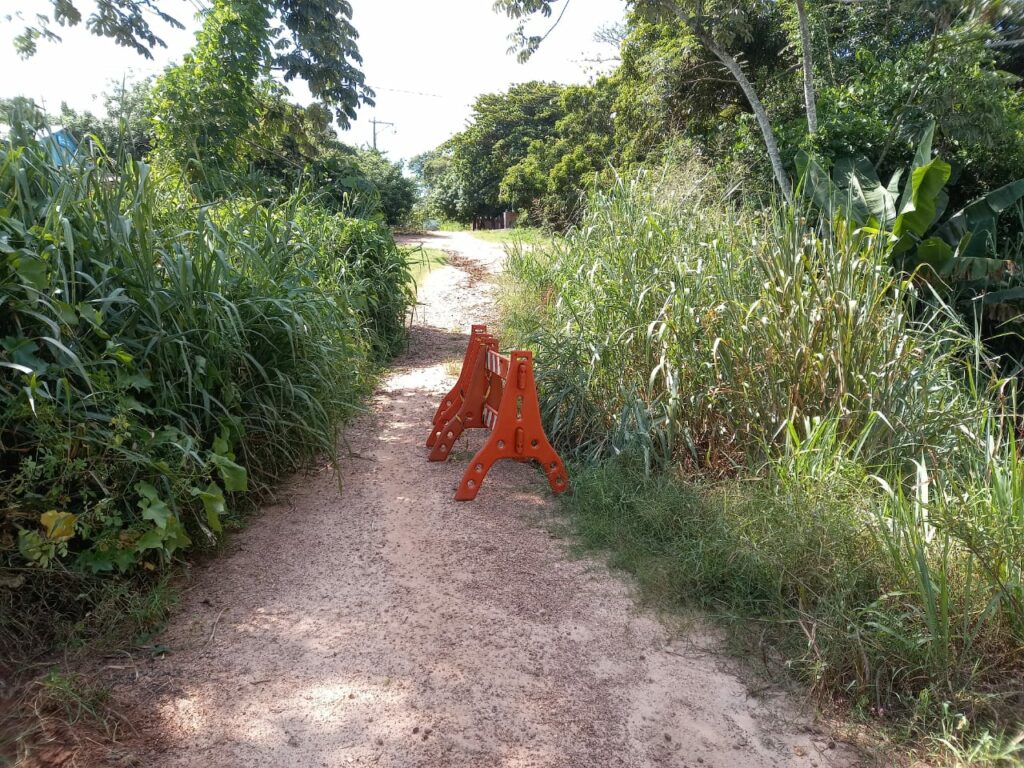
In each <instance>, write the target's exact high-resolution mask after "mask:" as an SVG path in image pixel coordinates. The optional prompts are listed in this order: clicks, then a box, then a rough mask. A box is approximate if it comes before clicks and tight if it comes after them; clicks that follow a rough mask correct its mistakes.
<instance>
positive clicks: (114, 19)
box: [15, 0, 374, 127]
mask: <svg viewBox="0 0 1024 768" xmlns="http://www.w3.org/2000/svg"><path fill="white" fill-rule="evenodd" d="M51 2H52V4H53V13H52V15H50V16H46V15H43V16H39V17H38V18H36V20H35V21H36V23H35V24H30V25H27V26H26V27H25V28H24V29H23V31H22V32H21V33H20V34H19V35H18V36H17V38H16V40H15V46H16V48H17V49H18V51H19V52H20V53H21V54H22V55H24V56H31V55H32V54H34V53H35V51H36V48H37V45H38V41H39V40H59V39H60V35H59V32H58V29H59V28H60V27H73V26H77V25H79V24H83V23H84V24H85V26H86V27H87V28H88V29H89V31H90V32H92V33H93V34H95V35H99V36H101V37H108V38H110V39H112V40H114V41H115V42H116V43H117V44H118V45H122V46H125V47H127V48H131V49H133V50H135V51H137V52H138V53H139V54H141V55H142V56H145V57H147V58H152V49H153V48H156V47H166V44H165V42H164V41H163V39H161V38H160V36H159V35H158V33H157V31H155V30H154V28H153V25H152V23H153V22H154V21H159V22H163V23H165V24H168V25H170V26H172V27H178V28H181V27H182V24H181V22H180V21H178V19H177V18H176V17H175V16H174V15H172V13H170V12H169V11H168V10H167V9H166V6H167V5H168V3H169V2H170V0H167V2H164V0H97V1H96V4H95V8H94V10H93V12H92V13H91V14H89V15H88V16H87V17H83V15H82V12H81V11H80V10H79V7H78V5H80V3H78V0H51ZM208 14H210V15H213V16H220V17H225V16H233V17H235V18H237V19H244V20H245V23H246V24H248V25H251V26H247V27H246V28H245V29H244V32H245V33H246V36H247V38H248V39H247V40H246V41H245V49H246V50H247V52H248V58H247V60H246V62H245V64H244V66H246V67H251V66H256V67H258V68H260V69H262V70H264V71H268V72H269V71H276V72H279V73H280V74H281V77H282V78H283V79H284V81H285V82H290V81H292V80H295V79H301V80H303V81H304V82H305V83H306V84H307V85H308V86H309V90H310V93H312V95H313V98H314V99H316V100H318V101H319V102H320V103H321V104H323V105H324V106H326V107H328V108H330V109H331V111H332V113H333V115H334V117H335V118H336V119H337V121H338V124H339V125H341V126H342V127H347V126H348V125H349V123H350V121H351V120H354V119H355V117H356V111H357V110H358V108H359V106H360V105H361V104H369V105H372V104H373V96H374V94H373V91H372V90H371V89H370V88H369V87H367V85H366V82H365V79H364V76H363V73H362V71H361V70H360V68H359V67H360V65H361V64H362V57H361V56H360V54H359V47H358V44H357V40H358V38H359V34H358V32H357V31H356V29H355V27H354V26H353V25H352V4H351V3H350V2H348V0H216V1H215V2H214V3H213V6H212V8H211V9H210V10H209V11H208ZM179 15H180V14H179ZM253 41H256V42H255V44H253Z"/></svg>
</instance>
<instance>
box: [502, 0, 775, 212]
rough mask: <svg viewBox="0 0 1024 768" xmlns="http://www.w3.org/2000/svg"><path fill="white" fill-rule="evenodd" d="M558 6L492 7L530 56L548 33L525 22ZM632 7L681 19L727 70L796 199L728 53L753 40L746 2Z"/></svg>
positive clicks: (548, 2) (526, 0)
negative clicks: (511, 22)
mask: <svg viewBox="0 0 1024 768" xmlns="http://www.w3.org/2000/svg"><path fill="white" fill-rule="evenodd" d="M555 2H557V0H496V1H495V3H494V8H495V9H496V10H498V11H503V12H504V13H505V14H506V15H508V16H509V17H511V18H514V19H519V20H520V24H519V27H518V28H517V30H516V31H515V32H514V33H513V34H512V35H511V38H512V40H513V44H514V46H517V47H518V48H519V49H520V50H521V52H522V54H523V55H524V56H529V55H530V54H532V53H533V52H534V51H535V50H536V49H537V47H538V46H539V45H540V43H541V42H542V41H543V39H544V37H546V35H545V36H542V37H541V36H527V35H525V33H524V32H523V23H522V20H523V19H524V18H526V17H528V16H529V15H531V14H535V13H540V14H542V15H544V16H551V15H552V13H553V12H552V4H553V3H555ZM564 2H568V0H564ZM754 4H755V5H756V4H757V3H756V2H755V3H754ZM634 6H635V7H636V9H637V11H638V12H640V13H641V14H644V15H646V16H649V17H651V18H658V19H664V18H676V19H678V20H679V21H680V22H682V23H683V24H685V25H686V26H687V27H688V28H689V30H690V31H691V32H692V34H693V35H694V37H695V38H696V39H698V40H699V41H700V42H701V44H702V45H703V46H704V47H705V48H706V49H707V50H708V51H710V52H711V53H712V54H713V55H714V56H715V58H716V59H718V61H719V62H720V63H721V64H722V66H724V67H725V69H726V70H727V71H728V72H729V74H730V75H731V76H732V78H733V79H734V80H735V81H736V83H737V85H739V87H740V90H741V91H742V92H743V95H744V97H745V98H746V100H747V103H748V104H749V106H750V109H751V111H752V112H753V113H754V116H755V118H756V119H757V124H758V127H759V128H760V131H761V136H762V138H763V140H764V145H765V149H766V151H767V153H768V159H769V161H770V163H771V166H772V172H773V174H774V176H775V181H776V183H777V184H778V186H779V189H780V190H781V191H782V194H783V196H784V197H785V198H786V199H787V200H790V199H792V190H791V184H790V181H789V177H788V175H787V174H786V171H785V168H784V167H783V163H782V157H781V155H780V153H779V147H778V143H777V141H776V138H775V133H774V131H773V129H772V123H771V119H770V118H769V116H768V111H767V110H766V109H765V107H764V105H763V104H762V102H761V98H760V95H759V94H758V90H757V88H756V87H755V85H754V83H753V81H751V79H750V77H748V75H747V73H746V72H745V71H744V69H743V67H742V66H741V65H740V62H739V60H738V59H737V58H736V56H735V55H733V53H732V52H730V50H729V48H730V47H732V46H734V45H735V44H736V43H737V42H739V41H742V40H743V39H747V38H749V34H750V32H749V29H750V27H749V19H748V16H749V13H748V9H747V8H746V7H745V4H744V3H742V2H735V1H733V0H635V2H634ZM563 11H564V6H563ZM521 58H522V56H521Z"/></svg>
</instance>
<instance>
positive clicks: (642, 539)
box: [504, 168, 1024, 738]
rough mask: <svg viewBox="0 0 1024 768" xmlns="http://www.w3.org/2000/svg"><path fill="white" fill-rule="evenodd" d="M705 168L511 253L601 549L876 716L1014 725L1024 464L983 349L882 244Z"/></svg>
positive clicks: (526, 325)
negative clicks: (736, 192) (739, 627)
mask: <svg viewBox="0 0 1024 768" xmlns="http://www.w3.org/2000/svg"><path fill="white" fill-rule="evenodd" d="M693 170H695V169H694V168H691V171H693ZM694 178H697V181H693V180H692V179H691V177H690V176H689V175H684V176H683V177H681V178H680V177H679V176H678V175H669V176H668V177H666V178H665V179H661V180H657V181H652V180H650V179H644V178H641V179H639V180H635V181H633V182H625V181H623V182H621V183H620V184H619V185H618V186H617V187H616V188H615V189H613V190H611V191H610V192H609V193H608V194H603V195H597V196H595V197H594V198H593V199H592V201H591V207H590V210H589V212H588V213H587V215H586V216H585V217H584V219H583V221H582V222H581V224H580V226H579V228H578V229H576V230H574V231H572V232H570V234H569V235H568V236H567V237H566V238H565V239H563V240H556V241H555V242H554V244H553V245H552V246H550V247H547V248H539V249H538V248H534V249H531V250H520V251H518V252H516V253H514V255H513V257H512V258H511V260H510V265H509V274H508V276H507V286H506V290H505V292H504V311H505V321H506V324H507V326H508V330H509V332H510V334H511V335H512V337H513V340H512V343H513V344H524V345H526V346H527V347H532V348H533V349H535V350H536V354H537V359H538V360H539V361H540V362H539V365H538V372H539V373H538V376H539V378H538V382H539V387H540V390H541V392H540V394H541V400H542V408H543V411H544V415H545V424H546V426H547V427H548V429H549V434H550V435H551V436H552V438H553V439H554V441H555V442H556V443H557V445H558V447H559V449H560V450H563V451H566V452H567V453H568V454H570V455H571V456H574V457H575V459H576V461H577V462H578V463H579V464H580V465H581V466H582V469H581V471H580V472H579V473H577V474H575V475H574V490H575V493H574V495H573V496H572V497H571V498H570V499H569V501H568V505H569V508H570V509H571V511H572V512H573V517H574V520H576V522H577V524H578V526H579V529H580V531H581V533H582V535H583V537H584V540H585V541H588V542H589V543H591V544H593V545H595V546H599V547H605V548H610V549H612V550H613V555H612V557H613V559H614V560H615V561H616V562H617V563H618V564H620V565H622V566H624V567H627V568H629V569H630V570H632V571H633V572H635V573H637V574H638V575H639V576H640V578H641V581H642V582H643V583H644V584H645V585H646V586H647V587H648V588H649V589H651V590H653V591H654V592H655V593H656V594H658V595H660V596H662V597H668V598H669V599H671V600H673V601H682V602H689V603H697V604H699V605H702V606H705V607H710V608H712V609H713V610H715V611H716V612H719V613H720V614H722V615H726V616H741V617H747V618H749V617H756V618H757V619H758V620H759V622H760V626H761V627H764V628H767V629H766V631H765V635H764V636H763V637H760V641H761V642H762V643H764V642H769V644H771V645H774V646H777V648H778V650H779V653H781V654H782V657H783V658H784V660H785V661H786V662H787V663H788V665H790V666H791V667H792V668H793V669H795V670H797V671H798V672H799V673H800V674H802V675H803V676H805V677H806V679H808V680H809V681H810V682H811V683H812V684H813V685H814V686H815V687H816V688H817V689H818V690H819V691H820V692H822V693H827V694H829V695H832V696H836V697H838V698H840V699H842V700H844V701H846V702H848V703H849V704H851V705H853V706H857V707H860V708H862V710H863V711H865V712H869V711H870V712H875V713H881V712H885V713H899V714H900V715H902V716H904V717H905V718H906V719H905V720H904V721H903V722H906V723H910V724H911V726H912V727H915V728H916V727H919V726H920V727H924V728H926V729H929V730H940V729H941V728H940V724H941V723H944V722H947V721H948V718H949V717H953V716H955V717H962V718H963V722H965V723H969V724H970V725H971V727H970V728H966V730H965V729H963V728H960V729H954V730H955V736H956V737H957V738H959V737H961V736H969V735H972V734H976V733H977V729H979V728H984V727H985V725H984V724H985V723H996V724H999V725H1002V726H1008V727H1011V728H1013V727H1016V725H1017V723H1018V722H1019V712H1018V710H1017V706H1018V703H1019V702H1017V701H1016V700H1015V698H1014V697H1015V695H1016V693H1017V689H1018V688H1019V686H1018V685H1017V681H1019V680H1020V676H1021V674H1022V673H1024V593H1022V591H1021V590H1022V584H1024V582H1022V574H1024V536H1022V527H1021V526H1022V518H1021V514H1020V510H1021V509H1022V506H1024V496H1022V494H1024V481H1022V479H1021V478H1024V463H1022V461H1021V456H1020V451H1019V448H1018V446H1017V443H1016V441H1015V438H1014V433H1013V429H1012V427H1010V426H1009V424H1010V423H1011V422H1009V421H1007V416H1008V415H1012V413H1013V409H1012V408H1011V407H1010V406H1011V404H1010V403H1007V402H1000V401H997V400H995V399H993V397H992V395H991V394H990V393H989V391H988V380H989V374H988V370H989V368H988V367H987V366H988V365H989V364H988V362H987V361H986V360H985V357H984V353H983V351H982V349H981V346H980V344H979V343H978V342H977V340H976V339H974V338H973V337H972V336H971V335H970V334H967V333H966V332H965V331H964V328H963V326H962V324H961V322H960V320H959V318H958V316H957V315H956V313H954V312H952V311H951V310H949V309H948V308H947V307H945V306H943V305H942V304H941V303H939V302H938V300H936V299H934V297H931V296H930V294H926V293H924V291H925V290H926V289H925V288H924V284H921V285H919V284H918V283H916V282H915V281H914V280H913V279H911V278H905V277H899V276H896V275H894V274H893V272H892V271H891V269H890V268H889V266H888V265H889V254H888V253H887V251H886V248H885V246H884V244H883V243H882V242H880V241H879V240H872V239H870V238H868V237H867V236H866V235H864V234H862V233H855V232H850V231H846V230H843V229H842V228H837V229H836V230H835V231H833V232H831V233H830V234H828V235H827V236H822V235H820V234H818V233H815V232H814V231H812V230H810V229H809V228H807V227H806V225H805V224H804V220H803V219H802V217H801V216H799V215H798V214H794V212H793V211H792V210H787V209H783V208H780V207H777V206H771V205H769V206H767V207H766V208H764V209H758V210H754V211H748V210H737V209H736V208H735V207H734V206H731V205H729V204H728V203H726V202H725V201H724V200H723V197H724V196H723V194H722V193H721V192H720V191H719V190H717V189H716V188H715V186H714V183H713V181H711V180H707V179H705V178H704V177H703V176H702V175H700V174H698V175H697V176H696V177H694ZM538 307H540V311H538V310H537V308H538ZM1004 386H1007V387H1008V385H1004ZM1000 391H1002V390H1000ZM1007 391H1009V390H1007ZM1007 396H1008V395H1007ZM766 638H767V640H766ZM887 716H888V715H887ZM943 718H946V719H945V720H944V719H943Z"/></svg>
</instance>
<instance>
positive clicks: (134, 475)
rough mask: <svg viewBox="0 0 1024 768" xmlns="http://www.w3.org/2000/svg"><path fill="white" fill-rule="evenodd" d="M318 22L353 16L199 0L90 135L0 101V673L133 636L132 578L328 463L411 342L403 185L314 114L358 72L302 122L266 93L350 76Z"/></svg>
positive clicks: (323, 85) (334, 10) (393, 171)
mask: <svg viewBox="0 0 1024 768" xmlns="http://www.w3.org/2000/svg"><path fill="white" fill-rule="evenodd" d="M121 5H124V4H118V3H116V2H114V3H107V4H100V6H99V11H98V13H103V12H104V11H103V9H104V8H108V9H110V8H114V9H116V8H118V7H121ZM132 5H133V6H136V7H138V6H137V4H132ZM68 9H70V10H68ZM318 9H319V10H318ZM73 10H74V9H73V6H72V5H71V4H67V3H65V4H62V5H61V12H62V13H64V12H67V13H71V12H72V11H73ZM271 13H276V14H278V16H277V20H278V21H280V22H282V23H283V28H282V29H281V30H277V31H275V32H271V31H270V25H271V23H272V20H271V16H270V14H271ZM321 13H327V14H328V15H329V16H330V18H331V19H333V21H332V22H331V23H332V24H333V23H341V24H347V21H346V19H347V17H348V15H349V14H350V13H351V9H350V8H349V7H348V4H347V3H337V2H334V0H331V1H330V2H324V3H319V4H315V5H313V6H311V5H310V4H289V3H276V4H269V3H262V2H247V1H246V0H239V1H238V2H226V1H224V2H216V3H214V4H213V5H212V7H211V8H210V9H209V10H208V11H207V12H206V13H205V14H204V16H203V27H202V30H201V31H200V32H199V34H198V35H197V41H196V46H195V47H194V49H193V50H192V51H191V52H190V53H189V54H188V55H187V56H186V57H185V59H184V60H183V61H182V62H180V63H179V64H175V65H173V66H171V67H169V68H168V69H167V70H166V71H165V72H164V73H163V74H162V75H160V76H159V77H157V78H156V79H155V80H152V81H145V82H143V83H139V84H135V85H127V86H122V87H120V88H119V89H118V90H117V92H116V93H115V94H113V95H111V96H109V97H108V99H107V113H106V115H104V116H103V117H96V116H94V115H92V114H89V113H76V112H74V111H73V110H70V109H67V108H63V109H62V112H61V114H60V115H59V116H47V115H46V114H44V113H43V112H42V111H41V110H39V109H38V108H36V107H35V105H33V104H31V103H30V102H27V101H26V100H24V99H12V100H7V101H5V102H3V103H0V122H2V123H3V126H4V134H3V135H4V140H3V142H2V143H0V310H2V311H0V374H2V375H0V414H2V416H0V658H3V659H10V658H14V657H15V656H22V657H24V655H25V654H29V653H39V652H46V651H47V650H48V649H50V648H52V645H51V643H52V642H59V641H63V642H68V641H74V640H76V639H81V638H83V637H90V636H94V635H96V634H102V633H105V632H106V631H107V630H108V629H110V628H112V627H113V628H116V627H117V626H118V625H119V624H121V623H124V624H131V623H132V618H131V616H130V615H127V614H130V613H132V611H131V610H130V609H128V608H123V606H126V605H128V604H129V603H131V602H132V601H135V602H136V603H138V602H140V601H141V602H145V601H146V599H147V598H146V597H145V595H147V594H150V593H149V592H148V591H147V590H146V589H142V590H137V589H136V588H135V587H134V586H133V585H134V584H136V583H137V582H138V581H139V579H140V575H145V574H153V575H156V576H162V575H163V574H166V573H167V572H168V568H167V566H169V565H170V564H171V563H172V562H173V561H174V560H175V559H176V558H178V557H179V555H180V553H182V552H183V551H185V550H188V549H190V548H196V547H210V546H213V545H215V544H216V543H217V542H218V541H219V540H220V539H221V534H222V532H223V531H224V530H225V528H226V527H229V526H231V525H237V524H238V522H239V521H240V519H241V513H242V512H243V511H244V510H245V509H246V505H247V504H249V505H251V503H252V500H254V499H257V498H258V497H259V494H261V493H263V492H264V491H265V490H266V489H268V488H269V487H271V486H272V485H273V484H274V483H275V482H276V481H277V480H278V479H280V478H281V477H283V476H284V475H285V474H287V473H289V472H292V471H294V470H296V469H298V468H300V467H303V466H307V465H308V464H309V463H310V462H311V461H313V460H314V459H316V458H318V457H326V458H328V459H330V458H332V457H333V456H334V452H335V445H336V437H337V430H338V428H339V426H340V425H341V424H342V423H343V422H344V420H345V419H346V418H347V417H348V416H349V415H350V414H351V413H353V411H354V409H355V408H356V407H358V404H359V402H360V398H361V397H363V396H364V395H365V394H366V393H367V392H368V391H369V388H370V386H371V385H372V382H373V380H374V377H375V375H376V372H377V370H378V368H379V366H380V365H381V364H383V363H384V362H386V361H387V360H388V359H389V357H390V356H391V355H392V354H393V353H394V352H395V351H396V350H397V349H398V348H399V346H400V345H402V344H403V343H404V339H405V324H406V319H407V311H408V309H409V307H410V305H411V302H412V300H413V295H412V289H411V273H410V270H409V265H408V261H407V255H406V254H405V253H404V252H402V251H400V250H399V249H398V248H397V247H396V245H395V242H394V240H393V238H392V236H391V233H390V231H389V229H388V227H387V224H388V223H389V222H390V223H397V222H399V221H401V220H402V219H404V218H405V217H406V216H407V215H408V213H409V210H410V209H411V207H412V204H413V202H414V200H413V196H414V187H413V183H412V182H411V181H410V180H408V179H406V178H404V176H403V175H402V173H401V167H400V166H398V165H396V164H394V163H392V162H390V161H389V160H387V159H386V158H385V157H383V156H381V155H380V154H378V153H375V152H369V151H359V150H355V149H353V148H350V147H347V146H345V145H344V144H342V143H341V142H339V141H338V139H337V137H336V135H335V133H334V129H333V127H332V120H333V118H332V110H337V109H341V110H342V112H343V113H344V112H347V111H348V109H349V107H352V108H354V104H355V102H352V103H350V104H348V106H346V105H345V103H343V102H339V100H338V98H335V97H333V96H325V95H324V94H326V93H328V92H331V91H332V90H336V89H337V88H338V87H340V86H339V81H337V80H336V78H339V77H340V78H349V77H350V75H348V74H345V73H344V72H342V71H334V72H333V73H332V74H330V75H329V77H328V80H323V81H320V85H319V86H317V87H319V88H320V89H321V91H322V92H321V93H320V94H319V95H321V96H322V97H323V99H324V101H326V102H328V103H327V104H326V105H318V104H314V105H312V106H309V107H299V106H296V105H294V104H291V103H289V102H288V100H287V98H286V97H287V92H286V91H285V90H284V89H283V88H282V87H281V86H280V85H278V84H276V83H275V82H274V81H273V80H272V79H271V77H270V73H269V67H270V66H271V64H280V63H281V57H282V56H285V57H290V58H289V62H290V63H289V64H288V69H289V71H290V72H292V73H293V74H294V73H298V74H300V75H301V76H303V77H306V75H307V74H309V77H306V79H307V80H309V79H310V77H314V74H310V73H306V74H303V69H304V67H306V66H307V64H308V63H309V62H305V63H304V59H303V56H305V55H307V54H309V55H312V56H314V57H316V58H317V59H318V62H319V63H317V64H316V67H320V66H321V65H323V64H324V63H325V62H329V61H331V57H332V56H334V57H335V58H337V57H338V56H340V57H349V58H352V59H353V60H356V59H355V58H353V57H355V56H356V54H355V49H354V47H353V48H351V49H346V50H344V51H335V52H334V53H331V52H330V51H327V50H324V49H323V46H325V45H327V46H333V45H348V44H347V43H344V41H342V40H340V39H337V38H332V39H330V40H327V39H323V40H316V39H313V38H314V37H315V36H316V35H318V34H324V35H328V36H329V30H328V29H327V28H326V27H324V25H323V24H322V23H321V22H319V21H317V18H318V14H321ZM309 25H313V27H314V28H315V29H314V32H315V34H312V33H311V32H310V26H309ZM328 26H329V25H328ZM275 29H276V27H275ZM286 30H291V32H287V31H286ZM303 30H305V31H303ZM97 31H102V32H103V33H104V34H113V33H112V32H109V31H103V30H97ZM135 31H136V32H138V28H136V30H135ZM129 32H130V30H129ZM307 33H308V34H307ZM287 34H296V35H299V36H300V37H301V38H302V39H301V40H299V39H297V40H296V41H295V46H288V45H278V44H274V40H275V35H287ZM310 35H312V37H311V36H310ZM349 37H352V38H353V39H354V31H352V32H351V35H349ZM278 42H280V40H278ZM302 51H305V53H302ZM352 77H353V78H354V76H352ZM331 78H335V80H331ZM358 81H359V82H361V75H359V78H358ZM332 83H333V84H332ZM355 83H356V80H355V79H353V80H352V82H351V83H350V84H349V85H351V86H352V88H353V89H354V90H353V91H352V92H353V93H358V92H359V91H360V87H357V85H356V84H355ZM310 85H311V87H314V82H313V81H310ZM317 87H314V92H316V88H317ZM345 87H346V88H348V86H347V85H346V86H345ZM337 95H338V94H337V93H335V96H337ZM335 116H337V115H335ZM58 121H59V122H61V123H63V124H64V126H65V127H66V128H68V129H69V130H70V131H71V133H72V135H74V136H75V137H76V138H77V139H78V140H79V149H78V151H77V153H75V155H74V156H73V157H70V156H66V157H64V158H62V161H61V162H57V161H56V159H55V158H54V157H51V155H50V153H49V152H48V151H47V149H46V144H45V142H44V141H42V140H41V139H40V137H41V136H43V135H44V132H46V131H49V130H50V129H51V128H52V127H53V126H54V125H55V124H56V123H57V122H58ZM152 594H156V593H152ZM122 610H123V611H124V612H125V614H126V615H125V616H123V617H120V618H117V619H116V620H114V619H113V618H112V617H116V616H117V614H118V613H120V612H121V611H122ZM150 613H155V614H158V613H159V611H151V612H150Z"/></svg>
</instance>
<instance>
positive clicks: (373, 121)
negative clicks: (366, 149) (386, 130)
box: [370, 117, 395, 151]
mask: <svg viewBox="0 0 1024 768" xmlns="http://www.w3.org/2000/svg"><path fill="white" fill-rule="evenodd" d="M370 124H371V125H373V149H374V151H376V149H377V126H378V125H386V126H389V127H391V128H394V127H395V124H394V123H385V122H384V121H383V120H378V119H377V118H376V117H375V118H373V119H372V120H370Z"/></svg>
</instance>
